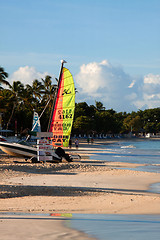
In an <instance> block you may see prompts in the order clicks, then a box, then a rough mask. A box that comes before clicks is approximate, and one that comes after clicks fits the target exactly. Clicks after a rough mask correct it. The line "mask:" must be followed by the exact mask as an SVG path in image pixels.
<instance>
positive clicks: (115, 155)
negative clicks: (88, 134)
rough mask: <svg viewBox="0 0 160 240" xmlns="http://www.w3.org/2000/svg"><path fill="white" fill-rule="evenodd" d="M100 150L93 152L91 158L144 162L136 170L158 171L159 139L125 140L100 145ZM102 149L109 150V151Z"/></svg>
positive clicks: (159, 163) (159, 159)
mask: <svg viewBox="0 0 160 240" xmlns="http://www.w3.org/2000/svg"><path fill="white" fill-rule="evenodd" d="M101 147H102V148H101V149H102V151H101V152H100V153H99V152H98V153H95V154H94V155H92V156H91V159H98V160H103V161H109V162H110V161H111V162H129V163H138V164H145V166H143V167H137V168H136V170H137V171H148V172H158V173H160V141H159V140H150V139H147V140H127V141H118V142H117V143H114V144H110V145H102V146H101ZM104 150H110V151H112V153H109V152H107V151H104Z"/></svg>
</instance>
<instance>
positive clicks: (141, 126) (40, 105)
mask: <svg viewBox="0 0 160 240" xmlns="http://www.w3.org/2000/svg"><path fill="white" fill-rule="evenodd" d="M7 79H8V73H7V72H5V70H4V68H3V67H0V113H2V120H3V121H2V128H3V129H10V130H13V131H17V133H19V134H20V133H21V132H22V131H23V130H24V129H31V128H32V118H33V111H34V110H36V111H37V112H38V114H39V115H40V114H41V113H42V111H43V109H44V108H45V106H46V104H47V103H48V105H47V107H46V110H45V111H44V114H43V115H42V117H41V128H42V131H47V127H48V122H49V118H50V113H51V111H52V105H53V101H54V97H55V92H56V89H57V85H56V83H54V84H53V81H52V78H51V76H46V77H45V78H44V79H40V80H39V79H33V83H32V85H29V84H27V85H25V86H24V85H23V84H22V83H21V82H20V81H14V82H13V83H12V84H11V83H10V82H9V81H8V80H7ZM15 123H16V126H15ZM130 132H132V133H135V134H139V133H141V134H146V133H154V134H156V133H159V132H160V108H154V109H146V110H144V111H142V110H138V111H137V112H134V111H133V112H131V113H126V112H116V111H115V110H113V109H106V108H105V107H104V106H103V103H102V102H99V101H96V102H95V105H88V104H87V103H86V102H81V103H76V108H75V117H74V124H73V131H72V134H86V135H89V134H90V135H93V134H111V135H114V134H127V133H130Z"/></svg>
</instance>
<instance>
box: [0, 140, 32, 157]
mask: <svg viewBox="0 0 160 240" xmlns="http://www.w3.org/2000/svg"><path fill="white" fill-rule="evenodd" d="M0 148H1V150H2V151H3V152H5V153H7V154H9V155H11V156H15V157H26V158H32V157H37V149H36V148H34V147H32V146H27V145H22V144H19V143H8V142H0Z"/></svg>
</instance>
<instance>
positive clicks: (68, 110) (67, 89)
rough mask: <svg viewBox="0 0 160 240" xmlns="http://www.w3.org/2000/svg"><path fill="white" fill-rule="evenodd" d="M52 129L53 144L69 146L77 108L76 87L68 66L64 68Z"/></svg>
mask: <svg viewBox="0 0 160 240" xmlns="http://www.w3.org/2000/svg"><path fill="white" fill-rule="evenodd" d="M58 86H59V88H58V93H57V99H56V103H55V107H54V112H53V116H52V122H51V126H50V131H52V132H53V139H52V142H53V145H54V146H63V147H68V143H69V139H70V134H71V130H72V123H73V118H74V109H75V87H74V81H73V77H72V75H71V73H70V71H69V70H68V69H67V68H63V69H62V74H61V77H60V82H59V85H58Z"/></svg>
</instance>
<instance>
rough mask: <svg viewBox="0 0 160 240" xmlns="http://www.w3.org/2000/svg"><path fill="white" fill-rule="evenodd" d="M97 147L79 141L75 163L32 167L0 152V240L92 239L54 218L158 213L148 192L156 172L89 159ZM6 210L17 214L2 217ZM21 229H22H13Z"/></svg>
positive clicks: (159, 178)
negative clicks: (46, 215) (34, 215)
mask: <svg viewBox="0 0 160 240" xmlns="http://www.w3.org/2000/svg"><path fill="white" fill-rule="evenodd" d="M114 142H118V141H114ZM112 143H113V142H111V141H105V144H112ZM99 147H100V144H99V143H94V144H93V145H91V144H89V145H88V144H87V143H82V144H81V145H80V147H79V149H78V150H76V149H75V148H72V149H71V150H70V151H73V153H74V154H75V153H79V154H80V155H81V156H82V159H81V161H75V162H72V163H67V162H65V161H64V162H63V163H59V164H58V163H37V164H33V163H31V162H26V161H25V160H24V159H21V158H15V157H9V156H7V155H6V154H3V153H1V155H0V224H1V228H2V231H1V236H0V239H3V240H5V239H8V238H7V237H9V236H11V235H12V234H13V235H14V237H15V239H22V238H23V239H27V237H26V238H25V236H29V235H27V234H32V236H34V237H35V238H37V239H43V236H45V235H46V236H47V239H57V238H59V237H61V239H72V237H73V238H74V239H80V240H81V239H86V240H87V239H95V238H92V237H91V236H88V235H86V234H85V233H83V232H81V231H78V230H75V229H72V228H71V225H68V224H67V225H66V221H67V220H68V219H67V218H61V217H60V218H59V217H56V214H57V213H58V214H61V213H63V214H64V213H69V214H72V213H80V214H84V213H85V214H87V213H88V214H115V215H116V214H137V215H141V214H145V215H146V214H160V194H158V193H154V192H150V191H149V187H150V186H151V185H152V184H155V183H159V182H160V173H152V172H144V171H136V167H138V166H144V164H134V163H127V162H108V161H101V160H98V159H96V160H91V159H89V156H90V154H92V153H94V151H98V149H99ZM105 151H106V152H111V151H109V150H105ZM127 168H130V169H131V170H129V169H127ZM12 212H13V213H17V214H22V216H21V217H15V216H14V217H13V215H10V216H9V217H8V218H7V217H4V214H5V213H7V214H10V213H12ZM3 213H4V214H3ZM36 213H37V214H42V215H43V214H48V216H49V215H50V214H52V215H53V216H52V217H51V216H49V217H48V219H44V218H43V217H42V218H41V220H39V219H37V218H35V219H34V217H33V214H36ZM23 214H25V215H23ZM26 215H28V216H29V217H26ZM54 215H55V216H54ZM51 220H52V221H51ZM23 225H24V226H28V229H27V228H25V229H21V227H17V226H23ZM53 225H54V228H53ZM30 226H34V227H33V228H32V227H30ZM15 228H17V232H15V231H14V229H15ZM7 229H10V230H9V231H8V230H7ZM7 231H8V232H7ZM28 231H30V233H28ZM6 232H7V233H6ZM38 233H39V235H37V234H38Z"/></svg>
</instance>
